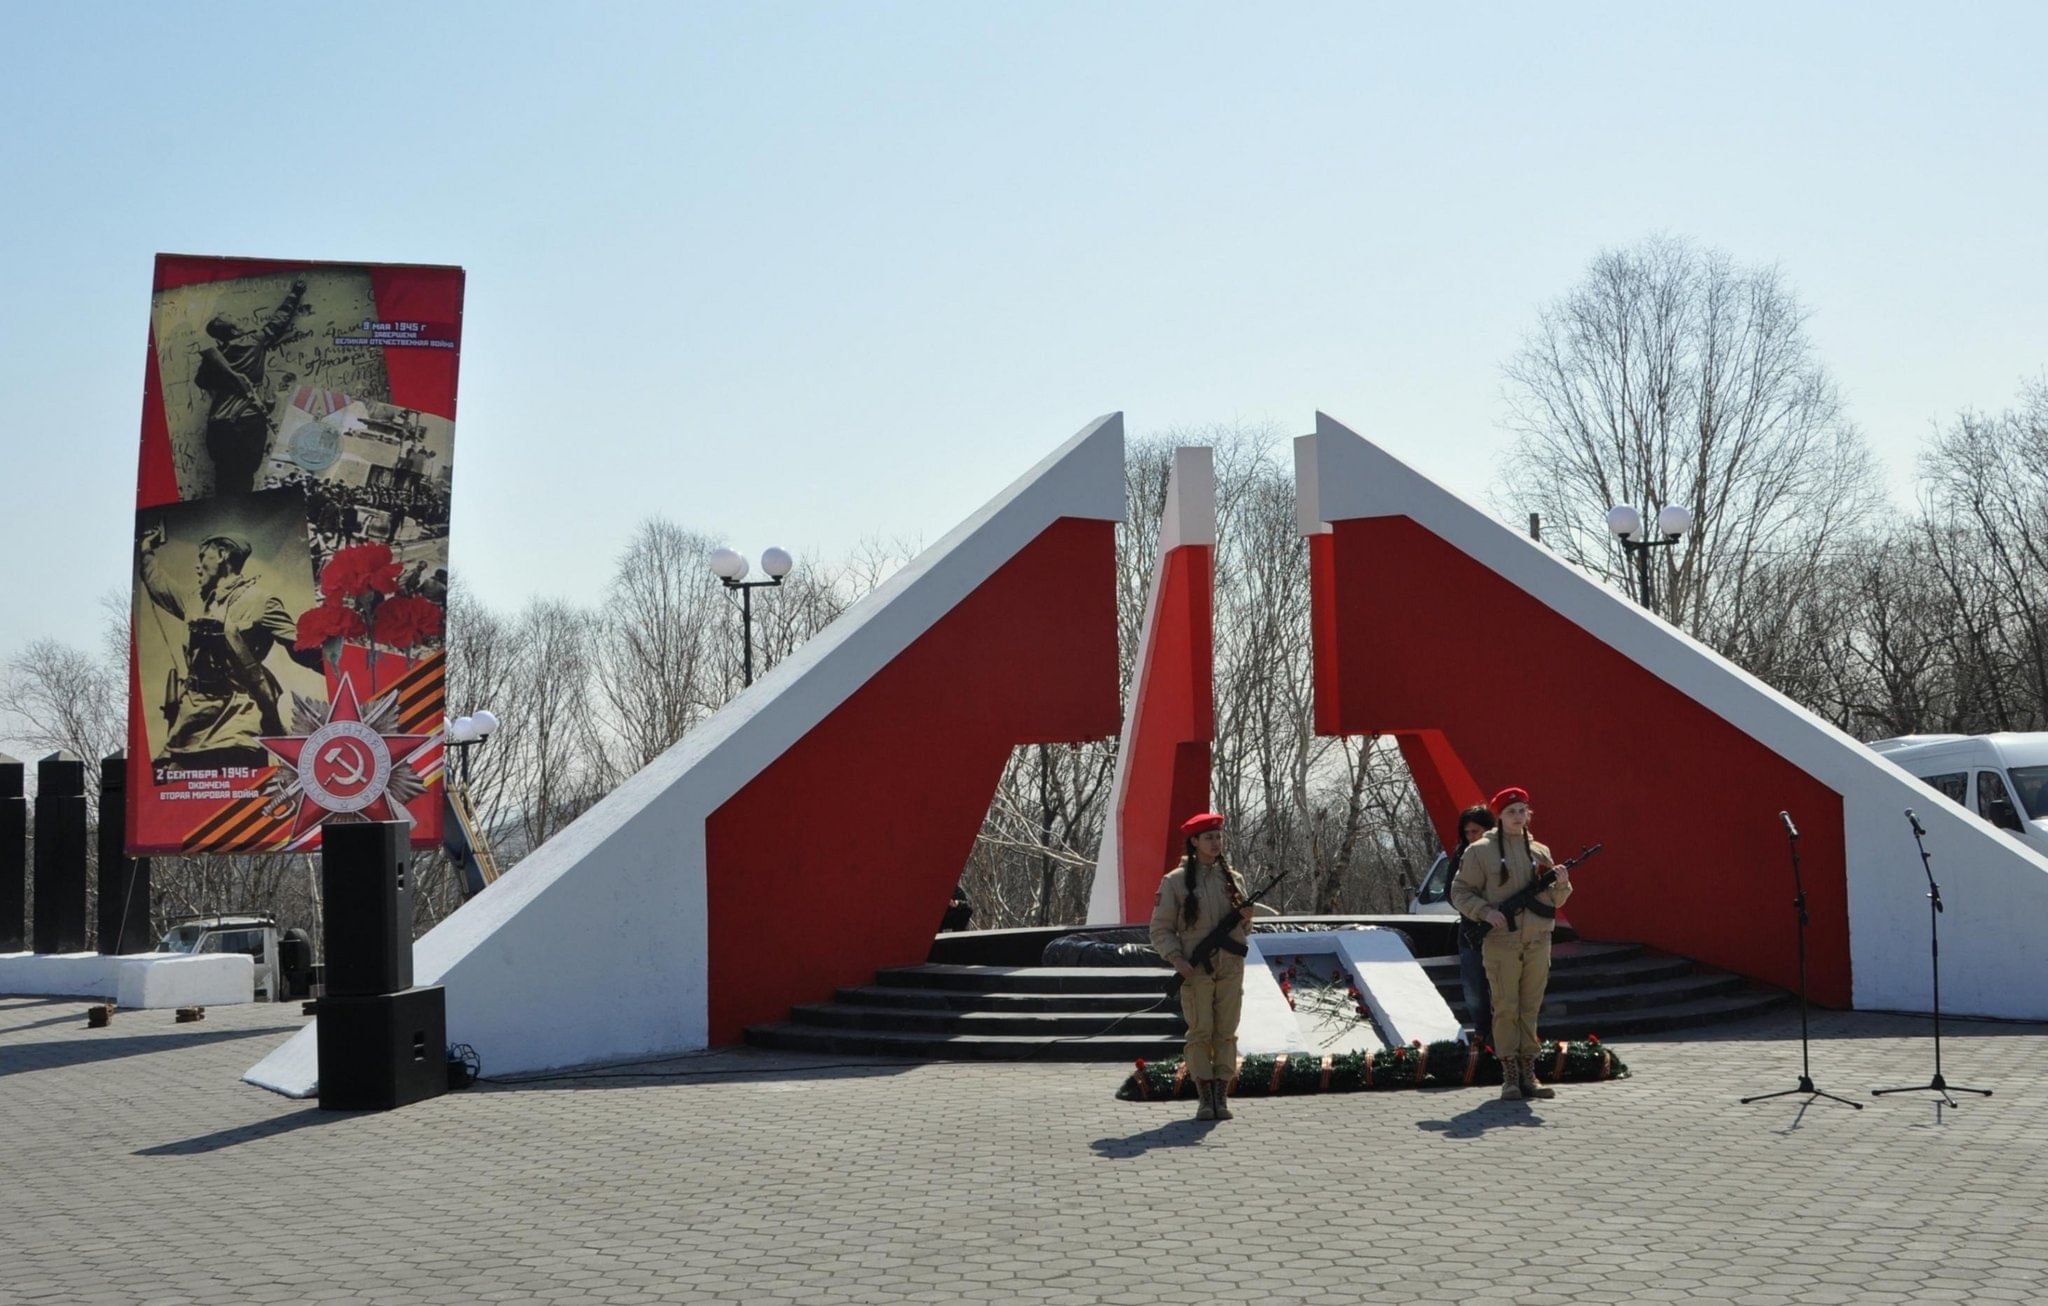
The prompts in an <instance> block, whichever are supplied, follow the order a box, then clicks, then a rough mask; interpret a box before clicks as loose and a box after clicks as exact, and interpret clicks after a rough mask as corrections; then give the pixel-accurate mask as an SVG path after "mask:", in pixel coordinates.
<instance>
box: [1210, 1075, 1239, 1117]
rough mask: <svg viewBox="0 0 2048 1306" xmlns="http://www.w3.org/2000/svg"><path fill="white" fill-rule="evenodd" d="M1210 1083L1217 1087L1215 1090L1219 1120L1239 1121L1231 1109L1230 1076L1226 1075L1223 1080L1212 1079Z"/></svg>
mask: <svg viewBox="0 0 2048 1306" xmlns="http://www.w3.org/2000/svg"><path fill="white" fill-rule="evenodd" d="M1209 1082H1210V1083H1211V1084H1214V1085H1215V1086H1216V1087H1215V1090H1214V1092H1215V1098H1214V1101H1215V1103H1216V1118H1217V1119H1218V1120H1235V1119H1237V1115H1236V1113H1235V1112H1233V1111H1232V1110H1231V1109H1230V1077H1229V1076H1228V1075H1225V1076H1222V1077H1221V1078H1217V1079H1212V1080H1210V1081H1209Z"/></svg>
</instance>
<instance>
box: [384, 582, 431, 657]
mask: <svg viewBox="0 0 2048 1306" xmlns="http://www.w3.org/2000/svg"><path fill="white" fill-rule="evenodd" d="M440 633H441V609H440V608H439V607H437V606H436V605H435V604H434V603H433V602H432V601H431V600H429V599H423V598H421V597H419V596H418V595H416V594H403V595H400V596H399V597H397V598H395V599H386V600H385V601H384V602H382V603H380V604H378V605H377V642H378V643H379V644H387V645H389V646H390V647H392V648H411V647H412V646H413V645H415V644H419V643H422V642H424V641H425V640H427V639H429V638H431V637H432V636H435V635H438V634H440Z"/></svg>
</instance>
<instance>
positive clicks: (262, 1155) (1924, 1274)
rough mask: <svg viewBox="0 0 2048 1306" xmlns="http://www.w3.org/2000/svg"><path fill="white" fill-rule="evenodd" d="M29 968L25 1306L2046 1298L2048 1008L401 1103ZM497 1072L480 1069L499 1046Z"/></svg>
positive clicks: (684, 1073)
mask: <svg viewBox="0 0 2048 1306" xmlns="http://www.w3.org/2000/svg"><path fill="white" fill-rule="evenodd" d="M85 1006H86V1004H84V1003H82V1002H73V1001H65V1000H49V999H22V998H0V1140H4V1141H0V1146H4V1148H5V1151H6V1159H7V1163H6V1173H7V1176H8V1182H7V1183H6V1185H5V1187H4V1190H0V1228H4V1229H5V1230H6V1237H5V1240H4V1245H5V1248H6V1251H5V1254H4V1255H0V1301H5V1302H10V1303H12V1302H64V1303H96V1302H109V1303H112V1302H138V1303H140V1302H147V1303H159V1304H161V1306H170V1304H172V1303H229V1302H237V1303H239V1302H296V1301H308V1302H312V1301H334V1302H347V1301H364V1302H407V1303H420V1302H426V1303H435V1302H447V1303H457V1302H477V1301H503V1302H524V1301H549V1302H555V1301H560V1302H586V1301H587V1302H608V1303H615V1304H624V1303H632V1302H697V1301H705V1302H711V1301H719V1302H780V1301H789V1302H804V1303H815V1304H819V1306H829V1304H831V1303H853V1302H896V1301H918V1302H954V1301H1027V1302H1128V1303H1147V1302H1186V1301H1199V1300H1207V1301H1232V1302H1313V1303H1346V1302H1380V1301H1384V1302H1416V1301H1423V1302H1454V1301H1495V1300H1502V1301H1516V1302H1522V1303H1531V1304H1534V1303H1553V1302H1666V1301H1672V1302H1676V1301H1729V1302H1747V1303H1757V1304H1759V1306H1761V1304H1763V1303H1793V1302H1800V1303H1817V1302H1844V1303H1848V1302H1856V1303H1863V1302H1920V1301H1929V1302H1932V1301H1958V1302H2007V1301H2009V1302H2034V1301H2040V1300H2041V1299H2042V1298H2043V1297H2044V1296H2048V1222H2044V1220H2043V1217H2042V1212H2043V1211H2044V1210H2048V1130H2044V1129H2043V1128H2042V1121H2043V1120H2044V1118H2048V1117H2044V1110H2048V1091H2044V1088H2043V1082H2044V1080H2048V1026H2038V1025H2032V1026H2030V1025H2013V1024H1987V1023H1966V1022H1954V1023H1952V1025H1951V1027H1950V1037H1949V1038H1948V1039H1947V1040H1946V1042H1945V1056H1946V1069H1947V1071H1948V1074H1949V1077H1950V1078H1951V1079H1952V1080H1954V1081H1956V1082H1959V1083H1969V1084H1981V1085H1986V1086H1990V1087H1993V1088H1995V1089H1996V1090H1997V1096H1995V1097H1993V1098H1991V1099H1990V1100H1989V1101H1978V1100H1976V1099H1970V1100H1967V1101H1966V1102H1965V1104H1964V1105H1963V1106H1962V1107H1961V1108H1960V1109H1958V1110H1955V1111H1944V1112H1942V1113H1941V1116H1940V1118H1939V1119H1937V1114H1936V1111H1935V1109H1934V1107H1933V1105H1932V1104H1931V1101H1930V1100H1926V1099H1922V1098H1918V1097H1915V1098H1911V1099H1907V1098H1890V1099H1886V1100H1883V1101H1873V1100H1872V1099H1870V1098H1869V1097H1868V1096H1867V1091H1868V1090H1869V1089H1870V1088H1872V1087H1877V1086H1883V1085H1889V1084H1895V1083H1913V1082H1920V1081H1923V1080H1924V1079H1925V1078H1926V1076H1927V1074H1928V1072H1929V1070H1930V1062H1929V1044H1928V1042H1927V1040H1926V1038H1925V1037H1924V1033H1925V1030H1926V1028H1927V1022H1925V1021H1924V1020H1919V1019H1913V1018H1907V1017H1891V1016H1882V1015H1870V1014H1834V1013H1827V1014H1822V1015H1820V1016H1818V1017H1817V1019H1816V1040H1815V1043H1814V1056H1815V1066H1814V1069H1815V1077H1816V1079H1817V1080H1818V1081H1819V1085H1820V1087H1822V1088H1825V1089H1830V1090H1833V1091H1836V1092H1841V1093H1843V1094H1844V1095H1846V1096H1851V1097H1855V1098H1858V1099H1860V1100H1863V1101H1866V1102H1869V1103H1870V1105H1869V1106H1868V1108H1867V1109H1865V1110H1863V1111H1851V1110H1849V1109H1848V1108H1846V1107H1841V1106H1835V1105H1832V1104H1830V1103H1826V1102H1816V1103H1813V1104H1812V1105H1810V1106H1805V1107H1802V1106H1801V1105H1800V1103H1801V1101H1802V1099H1799V1098H1792V1099H1780V1100H1778V1101H1776V1102H1769V1103H1762V1104H1758V1105H1755V1106H1749V1107H1744V1106H1739V1105H1737V1104H1736V1098H1737V1097H1739V1096H1741V1095H1743V1094H1746V1093H1759V1092H1765V1091H1769V1090H1771V1089H1774V1088H1780V1087H1789V1086H1791V1085H1792V1083H1793V1082H1794V1081H1795V1080H1796V1078H1797V1075H1798V1069H1799V1044H1798V1039H1797V1033H1798V1016H1797V1012H1796V1009H1795V1010H1793V1011H1791V1012H1786V1013H1780V1014H1773V1015H1772V1016H1770V1017H1768V1018H1765V1019H1761V1020H1756V1021H1751V1022H1749V1023H1745V1024H1738V1025H1729V1026H1721V1027H1716V1028H1711V1029H1706V1030H1695V1031H1689V1032H1687V1033H1685V1034H1673V1035H1666V1036H1661V1037H1659V1036H1652V1037H1645V1038H1640V1039H1632V1040H1630V1041H1628V1043H1627V1044H1626V1045H1625V1047H1624V1048H1623V1049H1622V1051H1623V1052H1624V1054H1625V1055H1626V1057H1627V1059H1628V1061H1629V1063H1630V1065H1631V1066H1632V1067H1633V1069H1634V1070H1635V1072H1636V1074H1635V1078H1633V1079H1631V1080H1627V1081H1623V1082H1618V1083H1611V1084H1596V1085H1565V1086H1563V1087H1562V1089H1561V1090H1560V1097H1559V1099H1558V1100H1557V1101H1555V1102H1546V1103H1537V1104H1511V1103H1500V1102H1496V1101H1494V1100H1493V1093H1492V1091H1491V1090H1482V1089H1466V1090H1454V1091H1426V1092H1413V1091H1409V1092H1389V1093H1370V1094H1355V1095H1346V1096H1324V1097H1292V1098H1278V1099H1248V1100H1244V1101H1243V1102H1241V1103H1240V1105H1239V1115H1238V1119H1237V1120H1235V1121H1232V1122H1230V1123H1228V1124H1222V1125H1213V1126H1212V1125H1199V1124H1196V1123H1194V1122H1193V1121H1192V1120H1190V1119H1188V1118H1187V1117H1188V1116H1189V1114H1190V1113H1191V1111H1192V1104H1189V1103H1174V1104H1148V1103H1131V1102H1119V1101H1117V1100H1116V1099H1115V1097H1114V1095H1113V1094H1114V1090H1115V1087H1116V1085H1117V1082H1118V1080H1119V1079H1120V1077H1121V1073H1122V1072H1121V1071H1120V1070H1119V1069H1118V1068H1117V1067H1113V1066H1102V1065H1096V1066H1088V1065H1071V1064H1031V1065H1023V1066H1016V1065H967V1064H945V1065H925V1066H905V1065H896V1064H888V1063H880V1062H876V1063H854V1064H848V1063H846V1062H845V1061H844V1060H830V1061H828V1060H826V1059H823V1058H815V1057H802V1056H792V1055H785V1054H774V1053H764V1052H759V1051H726V1052H717V1053H711V1054H707V1055H703V1056H697V1057H689V1058H683V1059H678V1060H675V1061H669V1062H663V1063H659V1064H658V1065H653V1066H646V1067H637V1068H635V1069H642V1070H653V1071H656V1072H659V1073H662V1074H665V1075H668V1076H670V1077H668V1078H649V1077H645V1076H641V1075H633V1074H626V1075H622V1076H621V1077H616V1078H593V1079H577V1080H564V1081H557V1082H548V1083H536V1084H528V1085H522V1086H506V1085H496V1084H483V1085H479V1086H477V1087H476V1088H473V1089H471V1090H469V1091H467V1092H463V1093H457V1094H451V1095H449V1096H447V1097H444V1098H440V1099H438V1100H435V1101H431V1102H428V1103H425V1104H422V1105H419V1106H415V1107H411V1108H407V1109H404V1110H400V1111H394V1112H389V1113H385V1114H379V1115H356V1114H343V1113H323V1112H321V1111H320V1110H319V1109H318V1108H317V1107H315V1106H314V1105H312V1104H311V1103H302V1102H295V1101H291V1100H288V1099H285V1098H282V1097H277V1096H274V1095H272V1094H270V1093H266V1092H263V1091H261V1090H258V1089H254V1088H250V1087H248V1086H246V1085H243V1084H240V1083H238V1082H237V1076H238V1075H239V1074H240V1073H241V1072H242V1070H244V1069H245V1068H246V1067H247V1066H248V1065H249V1064H250V1063H251V1062H252V1061H254V1060H255V1058H256V1057H257V1056H258V1055H259V1054H260V1053H261V1052H262V1051H263V1050H265V1049H267V1048H268V1047H270V1046H272V1045H274V1044H275V1043H276V1042H278V1041H279V1040H280V1039H281V1038H282V1037H283V1035H284V1033H285V1032H286V1031H288V1030H289V1029H290V1028H293V1027H295V1026H297V1025H298V1024H299V1023H300V1021H301V1019H302V1018H301V1017H300V1016H299V1014H298V1008H297V1007H296V1006H268V1005H255V1006H241V1007H217V1008H212V1009H209V1011H208V1012H207V1017H206V1019H205V1021H204V1022H202V1023H199V1024H186V1025H176V1024H174V1023H173V1020H172V1014H171V1013H170V1012H168V1011H162V1012H159V1011H134V1012H121V1013H119V1014H117V1015H116V1017H115V1019H114V1022H113V1025H112V1027H111V1028H109V1029H100V1030H89V1029H87V1028H86V1027H85ZM485 1073H486V1075H488V1074H489V1073H490V1068H489V1066H486V1067H485Z"/></svg>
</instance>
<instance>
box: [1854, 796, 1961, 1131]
mask: <svg viewBox="0 0 2048 1306" xmlns="http://www.w3.org/2000/svg"><path fill="white" fill-rule="evenodd" d="M1906 819H1907V820H1908V821H1910V822H1912V823H1913V842H1914V843H1915V844H1918V845H1919V847H1920V869H1921V870H1923V871H1926V872H1927V949H1928V954H1929V956H1930V957H1931V958H1932V960H1933V962H1934V1078H1933V1079H1931V1080H1929V1081H1928V1082H1927V1083H1925V1084H1912V1085H1909V1086H1907V1087H1905V1088H1873V1089H1871V1090H1870V1095H1871V1096H1872V1097H1883V1096H1884V1095H1885V1094H1886V1093H1939V1094H1941V1097H1942V1100H1943V1101H1945V1102H1947V1103H1948V1104H1949V1105H1950V1106H1954V1105H1955V1104H1956V1100H1955V1099H1954V1098H1952V1097H1950V1096H1949V1094H1950V1093H1952V1092H1953V1093H1975V1094H1977V1095H1978V1096H1980V1097H1990V1096H1991V1090H1990V1089H1988V1088H1965V1087H1964V1086H1963V1085H1961V1084H1951V1083H1949V1082H1948V1081H1947V1080H1945V1079H1943V1078H1942V1077H1941V886H1940V885H1938V884H1936V883H1935V882H1934V862H1933V860H1932V859H1930V858H1929V857H1928V856H1927V841H1926V840H1925V839H1924V838H1922V837H1921V836H1923V835H1925V834H1926V833H1927V831H1925V830H1923V829H1921V828H1920V818H1919V817H1917V816H1915V815H1914V814H1913V809H1912V808H1910V807H1908V808H1907V809H1906ZM1937 1114H1939V1112H1938V1110H1937Z"/></svg>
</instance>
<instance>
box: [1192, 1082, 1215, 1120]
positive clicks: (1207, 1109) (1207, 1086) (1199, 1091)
mask: <svg viewBox="0 0 2048 1306" xmlns="http://www.w3.org/2000/svg"><path fill="white" fill-rule="evenodd" d="M1215 1082H1216V1081H1215V1080H1213V1079H1198V1080H1196V1081H1195V1096H1196V1097H1199V1098H1201V1099H1202V1105H1200V1106H1198V1107H1196V1108H1195V1119H1197V1120H1214V1119H1215V1118H1216V1099H1215V1097H1214V1096H1212V1095H1211V1086H1212V1085H1213V1084H1215Z"/></svg>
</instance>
